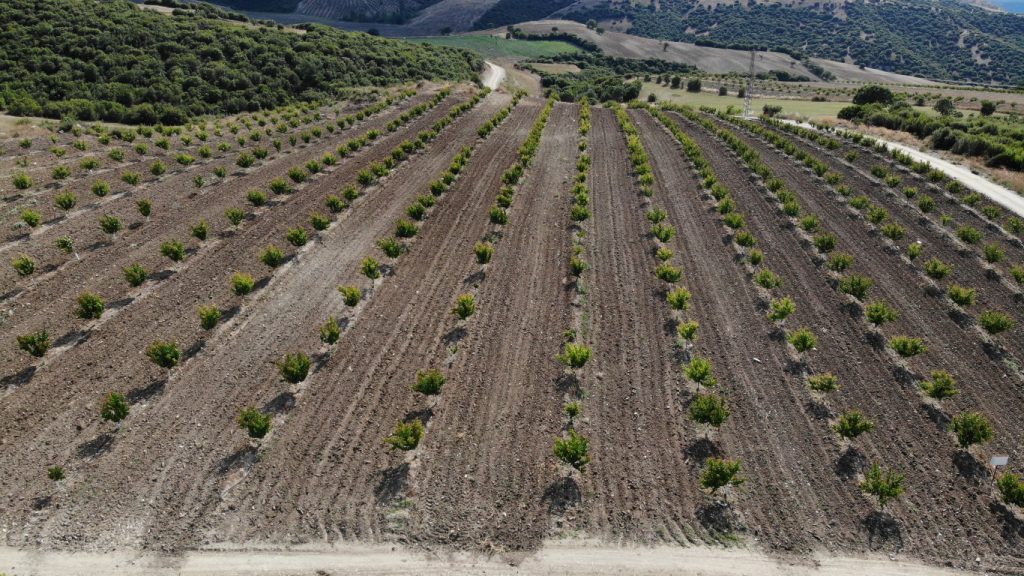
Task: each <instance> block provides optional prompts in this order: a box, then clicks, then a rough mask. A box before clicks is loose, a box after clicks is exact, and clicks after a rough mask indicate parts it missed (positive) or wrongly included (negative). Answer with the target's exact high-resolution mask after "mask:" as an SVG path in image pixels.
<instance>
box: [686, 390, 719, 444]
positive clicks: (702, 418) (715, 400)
mask: <svg viewBox="0 0 1024 576" xmlns="http://www.w3.org/2000/svg"><path fill="white" fill-rule="evenodd" d="M690 418H693V420H694V422H696V423H698V424H701V425H704V426H707V429H706V430H705V432H704V437H705V438H707V437H708V434H709V433H710V431H711V428H715V429H716V430H717V429H718V428H720V427H721V426H722V424H724V423H725V421H726V419H728V418H729V409H728V408H727V407H726V405H725V400H723V399H722V398H721V397H720V396H716V395H714V394H698V395H697V397H696V398H694V399H693V402H692V403H691V404H690Z"/></svg>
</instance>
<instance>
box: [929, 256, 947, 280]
mask: <svg viewBox="0 0 1024 576" xmlns="http://www.w3.org/2000/svg"><path fill="white" fill-rule="evenodd" d="M952 271H953V267H952V266H950V265H948V264H945V263H944V262H943V261H942V260H939V259H938V258H932V259H931V260H929V261H928V262H925V265H924V272H925V274H927V275H928V276H929V277H930V278H934V279H935V280H942V279H943V278H945V277H946V276H949V273H950V272H952Z"/></svg>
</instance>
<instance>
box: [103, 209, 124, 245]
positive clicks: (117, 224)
mask: <svg viewBox="0 0 1024 576" xmlns="http://www.w3.org/2000/svg"><path fill="white" fill-rule="evenodd" d="M121 227H122V226H121V220H119V219H118V218H117V217H116V216H111V215H109V214H107V215H106V216H102V217H101V218H100V228H101V229H102V230H103V232H105V233H107V234H109V235H110V239H111V240H112V241H113V240H114V239H115V238H117V233H118V232H120V231H121Z"/></svg>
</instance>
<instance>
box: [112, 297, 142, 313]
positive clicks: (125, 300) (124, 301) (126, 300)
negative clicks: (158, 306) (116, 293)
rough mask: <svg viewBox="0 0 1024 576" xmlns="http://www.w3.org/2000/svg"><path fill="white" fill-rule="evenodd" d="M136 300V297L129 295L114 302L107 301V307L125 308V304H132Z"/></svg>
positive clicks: (114, 308)
mask: <svg viewBox="0 0 1024 576" xmlns="http://www.w3.org/2000/svg"><path fill="white" fill-rule="evenodd" d="M134 301H135V298H132V297H130V296H128V297H126V298H121V299H120V300H114V301H113V302H108V303H107V309H108V310H120V309H121V308H124V307H125V306H127V305H129V304H131V303H132V302H134Z"/></svg>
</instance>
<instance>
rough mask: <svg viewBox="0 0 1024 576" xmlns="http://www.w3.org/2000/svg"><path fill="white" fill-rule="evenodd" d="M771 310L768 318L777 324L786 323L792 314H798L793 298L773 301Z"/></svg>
mask: <svg viewBox="0 0 1024 576" xmlns="http://www.w3.org/2000/svg"><path fill="white" fill-rule="evenodd" d="M770 307H771V310H769V311H768V318H770V319H772V320H774V321H776V322H784V321H785V320H786V318H788V317H789V316H790V315H791V314H793V313H794V312H796V302H793V299H792V298H789V297H783V298H778V299H776V300H772V301H771V305H770Z"/></svg>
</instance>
